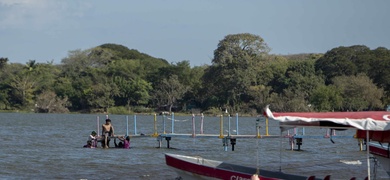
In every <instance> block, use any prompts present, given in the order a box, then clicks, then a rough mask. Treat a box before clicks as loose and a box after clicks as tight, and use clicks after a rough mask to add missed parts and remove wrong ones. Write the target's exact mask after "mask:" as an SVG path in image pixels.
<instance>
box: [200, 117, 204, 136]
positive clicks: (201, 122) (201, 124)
mask: <svg viewBox="0 0 390 180" xmlns="http://www.w3.org/2000/svg"><path fill="white" fill-rule="evenodd" d="M203 120H204V115H203V113H202V114H201V116H200V134H203Z"/></svg>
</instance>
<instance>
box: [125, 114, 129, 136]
mask: <svg viewBox="0 0 390 180" xmlns="http://www.w3.org/2000/svg"><path fill="white" fill-rule="evenodd" d="M128 135H129V116H126V136H128Z"/></svg>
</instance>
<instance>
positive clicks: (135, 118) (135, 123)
mask: <svg viewBox="0 0 390 180" xmlns="http://www.w3.org/2000/svg"><path fill="white" fill-rule="evenodd" d="M136 134H137V115H135V114H134V135H136Z"/></svg>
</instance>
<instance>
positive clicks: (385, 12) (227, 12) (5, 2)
mask: <svg viewBox="0 0 390 180" xmlns="http://www.w3.org/2000/svg"><path fill="white" fill-rule="evenodd" d="M389 8H390V1H389V0H372V1H367V0H244V1H237V0H142V1H136V0H134V1H133V0H115V1H107V0H0V57H6V58H8V59H9V63H23V64H25V63H27V62H28V61H29V60H35V61H36V62H41V63H46V62H51V61H53V62H54V63H55V64H60V63H61V60H62V59H63V58H65V57H67V56H68V55H69V54H68V53H69V51H72V50H78V49H81V50H87V49H89V48H93V47H96V46H99V45H102V44H105V43H114V44H120V45H123V46H126V47H128V48H129V49H136V50H138V51H140V52H143V53H146V54H149V55H151V56H153V57H156V58H163V59H165V60H167V61H168V62H170V63H177V62H180V61H183V60H188V61H189V62H190V64H191V66H201V65H211V61H212V59H213V56H214V55H213V53H214V50H215V49H217V45H218V43H219V41H221V40H222V39H224V37H225V36H226V35H229V34H238V33H251V34H254V35H258V36H260V37H262V38H263V39H264V41H265V42H266V43H267V44H268V46H269V47H270V48H271V52H270V54H283V55H287V54H297V53H326V52H327V51H329V50H331V49H332V48H336V47H339V46H351V45H365V46H367V47H369V48H371V49H375V48H377V47H385V48H388V49H390V34H389V33H390V10H389Z"/></svg>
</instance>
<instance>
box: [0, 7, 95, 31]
mask: <svg viewBox="0 0 390 180" xmlns="http://www.w3.org/2000/svg"><path fill="white" fill-rule="evenodd" d="M72 2H74V1H53V0H0V28H3V29H4V28H7V29H8V28H22V29H35V30H41V29H45V28H47V27H53V26H55V25H56V24H58V23H59V22H62V21H65V20H66V19H67V18H77V17H80V16H83V12H84V10H85V8H89V5H88V4H85V3H82V2H81V3H72Z"/></svg>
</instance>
